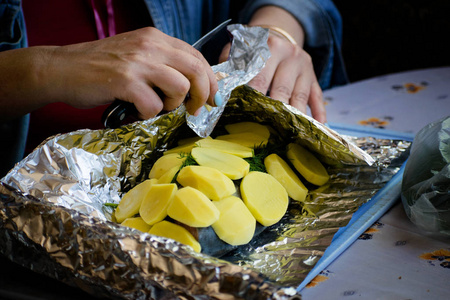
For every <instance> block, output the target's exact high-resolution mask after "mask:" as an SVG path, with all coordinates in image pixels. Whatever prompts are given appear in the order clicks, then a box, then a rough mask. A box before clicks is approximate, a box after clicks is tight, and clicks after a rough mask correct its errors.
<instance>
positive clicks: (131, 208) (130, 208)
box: [114, 179, 156, 223]
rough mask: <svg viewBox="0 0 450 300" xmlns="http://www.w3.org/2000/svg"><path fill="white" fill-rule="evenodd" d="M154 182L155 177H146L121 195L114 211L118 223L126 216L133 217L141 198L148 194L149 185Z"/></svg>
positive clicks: (139, 205)
mask: <svg viewBox="0 0 450 300" xmlns="http://www.w3.org/2000/svg"><path fill="white" fill-rule="evenodd" d="M155 182H156V180H155V179H147V180H145V181H143V182H141V183H139V184H137V185H136V186H135V187H133V188H132V189H131V190H129V191H128V192H127V193H126V194H125V195H124V196H123V197H122V199H121V200H120V202H119V205H118V206H117V208H116V210H115V211H114V216H115V217H116V221H117V222H118V223H122V222H123V221H124V220H125V219H126V218H130V217H134V215H136V214H137V213H138V212H139V208H140V207H141V203H142V200H144V199H145V198H146V197H147V196H148V192H149V190H150V187H151V186H152V184H154V183H155Z"/></svg>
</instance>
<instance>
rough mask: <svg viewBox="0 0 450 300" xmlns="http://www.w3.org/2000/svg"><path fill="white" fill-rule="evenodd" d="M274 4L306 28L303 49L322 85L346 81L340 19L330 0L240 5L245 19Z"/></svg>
mask: <svg viewBox="0 0 450 300" xmlns="http://www.w3.org/2000/svg"><path fill="white" fill-rule="evenodd" d="M267 5H273V6H278V7H280V8H283V9H285V10H286V11H288V12H290V13H291V14H292V15H293V16H294V17H295V18H296V19H297V20H298V21H299V23H300V24H301V25H302V27H303V29H304V31H305V45H304V48H305V50H306V51H307V52H308V53H309V54H310V55H311V57H312V59H313V63H314V69H315V72H316V76H317V79H318V80H319V84H320V86H321V87H322V89H326V88H330V87H332V86H336V85H342V84H346V83H348V79H347V75H346V71H345V66H344V62H343V59H342V54H341V44H342V19H341V15H340V13H339V11H338V9H337V8H336V6H335V5H334V3H333V2H332V1H331V0H254V1H249V2H248V3H247V5H246V7H245V9H243V11H242V13H241V16H240V18H241V19H240V21H241V22H242V23H244V24H245V23H247V22H248V21H249V20H250V18H251V16H252V15H253V13H254V12H255V11H256V10H257V9H258V8H260V7H262V6H267Z"/></svg>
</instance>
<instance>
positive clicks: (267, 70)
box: [248, 58, 278, 94]
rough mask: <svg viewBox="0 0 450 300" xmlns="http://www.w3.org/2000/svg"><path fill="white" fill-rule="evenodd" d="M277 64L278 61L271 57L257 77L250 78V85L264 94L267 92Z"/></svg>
mask: <svg viewBox="0 0 450 300" xmlns="http://www.w3.org/2000/svg"><path fill="white" fill-rule="evenodd" d="M277 65H278V61H275V60H274V59H272V58H269V59H268V60H267V64H266V66H265V67H264V68H263V69H262V70H261V71H260V72H259V73H258V74H257V75H256V76H255V77H253V79H252V80H250V82H249V83H248V85H249V86H251V87H252V88H254V89H255V90H257V91H259V92H261V93H263V94H267V91H268V90H269V87H270V84H271V83H272V78H273V75H274V74H275V70H276V68H277Z"/></svg>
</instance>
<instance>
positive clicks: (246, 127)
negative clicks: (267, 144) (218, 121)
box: [225, 121, 270, 139]
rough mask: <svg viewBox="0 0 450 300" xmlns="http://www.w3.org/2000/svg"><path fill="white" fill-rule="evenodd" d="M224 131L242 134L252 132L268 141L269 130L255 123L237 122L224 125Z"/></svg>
mask: <svg viewBox="0 0 450 300" xmlns="http://www.w3.org/2000/svg"><path fill="white" fill-rule="evenodd" d="M225 130H226V131H228V133H242V132H252V133H255V134H257V135H260V136H262V137H264V138H265V139H269V137H270V130H269V128H267V126H265V125H262V124H259V123H256V122H246V121H244V122H238V123H232V124H227V125H225Z"/></svg>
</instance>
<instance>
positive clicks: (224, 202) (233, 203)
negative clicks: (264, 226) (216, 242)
mask: <svg viewBox="0 0 450 300" xmlns="http://www.w3.org/2000/svg"><path fill="white" fill-rule="evenodd" d="M213 203H214V205H215V206H216V207H217V209H218V210H219V211H220V216H219V219H218V220H217V221H216V222H214V223H213V224H212V225H211V226H212V228H213V229H214V232H215V233H216V234H217V236H218V237H219V238H220V239H221V240H222V241H224V242H225V243H228V244H230V245H233V246H238V245H244V244H247V243H248V242H250V241H251V239H252V238H253V235H254V234H255V227H256V220H255V217H253V215H252V213H251V212H250V211H249V210H248V208H247V206H245V204H244V202H242V200H241V199H240V198H238V197H236V196H230V197H226V198H223V199H221V200H219V201H214V202H213Z"/></svg>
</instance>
